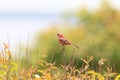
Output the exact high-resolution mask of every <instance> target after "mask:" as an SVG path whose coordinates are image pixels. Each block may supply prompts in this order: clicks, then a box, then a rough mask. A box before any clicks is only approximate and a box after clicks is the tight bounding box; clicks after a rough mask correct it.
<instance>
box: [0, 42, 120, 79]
mask: <svg viewBox="0 0 120 80" xmlns="http://www.w3.org/2000/svg"><path fill="white" fill-rule="evenodd" d="M26 50H27V49H26ZM26 53H27V56H28V52H27V51H26ZM44 56H45V55H44ZM94 57H95V56H89V55H86V57H85V58H80V61H82V66H81V67H77V64H76V63H74V61H75V56H74V57H73V58H72V59H71V60H70V61H69V63H66V56H65V47H64V48H63V60H64V64H59V65H58V66H56V63H55V62H47V61H45V60H42V59H41V60H38V63H37V64H34V65H30V66H27V65H28V64H27V62H28V58H27V59H26V62H25V64H26V66H24V67H23V68H21V66H23V65H21V64H20V62H19V61H15V60H14V59H13V57H12V52H11V51H10V46H9V45H8V44H6V43H3V48H2V50H1V52H0V80H120V74H118V73H116V72H114V71H113V68H112V67H111V66H109V65H107V64H109V61H108V60H107V59H102V58H101V59H100V60H99V61H98V66H99V67H98V71H95V70H94V69H91V68H90V66H91V65H90V63H91V62H93V61H94Z"/></svg>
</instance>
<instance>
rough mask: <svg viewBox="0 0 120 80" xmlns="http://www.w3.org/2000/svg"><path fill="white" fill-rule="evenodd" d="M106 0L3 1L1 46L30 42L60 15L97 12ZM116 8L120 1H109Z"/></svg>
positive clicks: (0, 32) (57, 19) (0, 21)
mask: <svg viewBox="0 0 120 80" xmlns="http://www.w3.org/2000/svg"><path fill="white" fill-rule="evenodd" d="M102 1H103V0H0V43H2V42H5V41H7V36H8V37H9V40H10V42H11V44H13V45H15V44H16V43H19V40H21V41H22V42H23V43H26V41H27V37H28V35H30V42H32V41H33V40H34V39H33V36H34V35H35V32H36V31H42V30H43V29H45V28H48V27H47V25H49V24H51V23H53V22H54V23H57V22H59V21H60V15H61V14H62V13H64V12H66V11H69V10H75V9H77V8H82V7H83V6H84V7H86V8H87V9H89V10H91V11H93V10H96V9H98V8H99V7H100V4H101V2H102ZM107 1H108V2H109V3H110V4H111V5H112V6H113V7H114V8H118V9H120V1H119V0H107Z"/></svg>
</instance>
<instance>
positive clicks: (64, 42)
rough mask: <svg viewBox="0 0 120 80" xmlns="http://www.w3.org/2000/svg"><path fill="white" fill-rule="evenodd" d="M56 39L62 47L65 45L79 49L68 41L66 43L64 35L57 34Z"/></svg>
mask: <svg viewBox="0 0 120 80" xmlns="http://www.w3.org/2000/svg"><path fill="white" fill-rule="evenodd" d="M57 37H58V41H59V43H60V44H61V45H62V46H66V45H72V46H74V47H76V48H79V47H78V46H76V45H75V44H72V43H71V42H70V41H68V40H67V39H66V38H65V37H64V35H62V34H60V33H57Z"/></svg>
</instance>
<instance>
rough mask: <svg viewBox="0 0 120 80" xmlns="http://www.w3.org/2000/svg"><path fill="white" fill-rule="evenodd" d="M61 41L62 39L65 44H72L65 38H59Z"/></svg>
mask: <svg viewBox="0 0 120 80" xmlns="http://www.w3.org/2000/svg"><path fill="white" fill-rule="evenodd" d="M59 40H60V41H62V42H63V43H65V44H70V42H69V41H68V40H66V39H64V38H59Z"/></svg>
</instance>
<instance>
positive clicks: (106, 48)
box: [0, 3, 120, 80]
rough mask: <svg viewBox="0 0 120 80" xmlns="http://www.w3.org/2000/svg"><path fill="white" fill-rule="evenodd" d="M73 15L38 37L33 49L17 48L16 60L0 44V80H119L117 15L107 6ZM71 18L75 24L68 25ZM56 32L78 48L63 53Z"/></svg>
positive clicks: (118, 14) (119, 50) (8, 47)
mask: <svg viewBox="0 0 120 80" xmlns="http://www.w3.org/2000/svg"><path fill="white" fill-rule="evenodd" d="M73 12H74V13H68V14H67V15H64V20H66V24H64V25H62V26H60V25H52V26H51V27H50V28H49V29H48V30H46V31H44V32H42V33H40V34H38V35H37V36H36V41H34V42H35V43H33V44H34V45H33V46H32V47H29V46H28V44H27V46H26V47H22V48H23V49H24V50H23V49H21V47H20V52H19V54H18V56H19V57H17V58H16V57H15V58H14V57H13V56H12V54H13V53H12V52H11V51H10V46H9V44H7V43H3V48H2V50H1V52H0V54H1V56H0V80H79V79H80V80H85V79H87V80H120V74H119V73H120V64H119V61H120V55H119V53H120V48H119V46H120V31H119V30H120V18H119V17H120V12H119V11H118V10H115V9H113V8H111V7H110V6H109V5H108V4H106V3H104V4H103V5H102V7H101V8H100V9H99V10H97V11H94V12H89V11H88V10H87V9H84V8H83V9H82V10H78V11H76V12H75V11H73ZM71 16H72V18H74V19H75V24H71V22H69V19H70V18H71ZM58 26H60V27H58ZM59 32H60V33H62V34H64V35H65V36H66V38H67V39H69V40H70V41H71V42H73V43H74V44H76V45H77V46H79V49H76V48H74V47H72V46H66V47H65V49H64V50H63V46H61V45H60V44H59V42H58V40H57V36H56V34H57V33H59ZM22 50H23V51H22ZM21 53H24V54H21ZM20 55H24V57H21V58H20Z"/></svg>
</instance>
